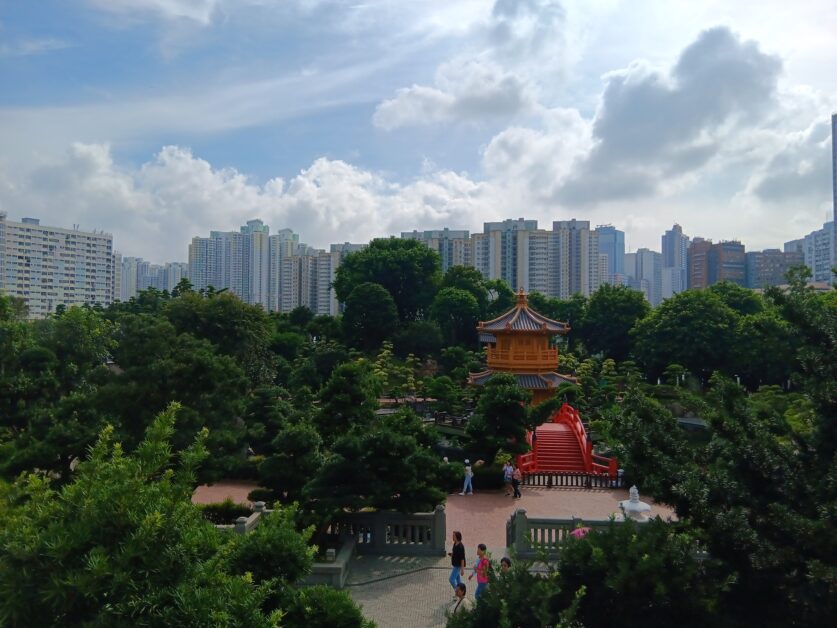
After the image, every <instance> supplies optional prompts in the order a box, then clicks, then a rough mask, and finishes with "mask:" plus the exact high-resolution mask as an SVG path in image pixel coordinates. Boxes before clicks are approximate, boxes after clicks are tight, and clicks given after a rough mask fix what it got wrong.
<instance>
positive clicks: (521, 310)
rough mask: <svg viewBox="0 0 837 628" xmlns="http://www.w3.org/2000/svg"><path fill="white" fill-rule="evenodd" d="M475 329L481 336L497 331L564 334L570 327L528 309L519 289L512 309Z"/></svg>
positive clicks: (481, 323)
mask: <svg viewBox="0 0 837 628" xmlns="http://www.w3.org/2000/svg"><path fill="white" fill-rule="evenodd" d="M477 329H478V330H479V331H480V333H481V334H482V333H486V332H487V333H495V332H498V331H499V332H503V331H540V332H549V333H553V334H566V333H568V332H569V331H570V326H569V325H568V324H567V323H562V322H560V321H554V320H552V319H551V318H547V317H546V316H544V315H543V314H539V313H538V312H536V311H535V310H533V309H532V308H530V307H529V301H528V300H527V298H526V293H525V292H523V290H522V289H521V290H520V291H519V292H518V293H517V303H516V304H515V306H514V307H513V308H512V309H510V310H509V311H508V312H506V313H505V314H503V315H501V316H498V317H497V318H495V319H493V320H490V321H485V322H480V324H479V325H478V327H477Z"/></svg>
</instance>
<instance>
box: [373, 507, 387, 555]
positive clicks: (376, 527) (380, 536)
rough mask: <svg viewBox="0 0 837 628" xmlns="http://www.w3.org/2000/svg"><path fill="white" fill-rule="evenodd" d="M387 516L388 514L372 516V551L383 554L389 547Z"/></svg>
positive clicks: (374, 514)
mask: <svg viewBox="0 0 837 628" xmlns="http://www.w3.org/2000/svg"><path fill="white" fill-rule="evenodd" d="M387 516H388V513H385V512H376V513H373V514H372V551H373V552H378V553H380V552H383V551H384V550H385V549H386V546H387Z"/></svg>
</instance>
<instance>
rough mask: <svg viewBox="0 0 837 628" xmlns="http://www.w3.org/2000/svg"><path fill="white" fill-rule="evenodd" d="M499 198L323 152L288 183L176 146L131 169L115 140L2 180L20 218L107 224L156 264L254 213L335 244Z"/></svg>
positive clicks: (429, 221) (479, 214)
mask: <svg viewBox="0 0 837 628" xmlns="http://www.w3.org/2000/svg"><path fill="white" fill-rule="evenodd" d="M499 197H500V195H499V194H498V193H497V191H496V190H495V189H494V186H493V185H492V184H490V183H484V182H476V181H473V180H471V179H470V178H469V177H467V176H466V175H463V174H458V173H454V172H450V171H445V170H441V171H439V170H437V171H434V172H431V173H427V174H426V175H424V176H422V177H420V178H417V179H415V180H413V181H411V182H408V183H405V184H399V183H394V182H392V181H389V180H387V179H386V178H385V177H384V176H382V175H380V174H378V173H374V172H370V171H367V170H363V169H361V168H357V167H355V166H353V165H351V164H348V163H346V162H344V161H339V160H330V159H325V158H319V159H317V160H315V161H314V162H313V163H312V164H311V165H310V167H308V168H306V169H304V170H302V171H300V172H299V173H298V174H297V175H296V176H294V177H292V178H290V179H288V180H287V181H285V180H283V179H281V178H274V179H271V180H269V181H267V182H266V183H264V184H258V183H255V182H253V181H252V180H251V179H250V178H249V177H247V176H246V175H245V174H243V173H241V172H239V171H237V170H235V169H231V168H221V169H219V168H214V167H213V166H212V165H211V164H210V163H209V162H207V161H206V160H203V159H200V158H198V157H196V156H194V155H193V154H192V152H191V151H190V150H189V149H187V148H183V147H178V146H166V147H164V148H163V149H162V150H160V152H159V153H157V154H156V155H155V156H154V158H153V159H152V160H150V161H148V162H147V163H145V164H143V165H142V166H140V167H139V168H135V169H129V168H124V167H120V166H119V165H118V164H117V163H115V162H114V160H113V157H112V155H111V150H110V147H109V146H107V145H103V144H78V143H77V144H74V145H73V146H72V147H71V148H70V149H69V151H68V152H67V154H66V155H65V157H64V158H63V159H62V160H60V161H58V162H55V163H52V164H49V165H45V166H42V167H40V168H37V169H36V170H35V171H33V172H32V173H30V174H29V175H28V176H27V177H26V180H25V181H23V182H20V183H19V184H16V183H13V182H8V183H7V184H6V185H0V208H3V209H5V210H7V211H8V212H10V214H14V215H16V214H17V212H16V211H15V208H17V207H25V208H26V209H25V213H26V215H37V216H39V217H40V218H41V219H42V220H43V221H44V223H51V224H59V225H62V224H66V223H67V222H68V221H71V222H73V223H79V224H81V225H82V228H96V229H104V230H106V231H110V232H112V233H114V235H115V237H116V246H117V248H119V249H120V250H121V251H122V252H123V253H126V254H130V255H140V256H144V257H146V258H149V259H152V260H155V261H166V260H170V261H171V260H173V259H185V257H186V251H187V244H188V241H189V239H190V238H191V237H192V236H196V235H206V234H207V233H208V232H209V230H210V229H221V230H224V229H237V228H238V226H239V225H241V224H244V222H245V221H246V220H248V219H251V218H254V217H258V218H261V219H263V220H264V221H265V222H266V223H267V224H269V225H270V226H271V227H272V228H274V229H279V228H284V227H290V228H292V229H294V230H296V231H297V232H299V233H300V234H301V237H302V239H303V240H305V241H307V242H308V243H310V244H312V245H315V246H327V245H328V244H329V243H331V242H343V241H346V240H354V241H361V242H363V241H367V240H368V239H369V238H370V237H372V236H374V235H380V236H384V235H389V234H391V233H397V232H398V231H401V230H408V229H414V228H416V227H417V226H420V227H422V228H432V227H436V226H444V225H449V224H451V223H452V222H453V223H456V224H460V225H469V224H472V223H474V222H477V221H478V220H481V219H482V218H483V216H484V215H486V212H489V213H490V212H492V211H494V212H497V213H499V212H500V211H501V209H500V202H499ZM69 217H72V218H69Z"/></svg>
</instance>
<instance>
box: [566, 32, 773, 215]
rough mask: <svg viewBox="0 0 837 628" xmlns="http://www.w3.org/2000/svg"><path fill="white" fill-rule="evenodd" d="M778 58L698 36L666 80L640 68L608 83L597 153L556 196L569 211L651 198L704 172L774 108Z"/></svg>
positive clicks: (721, 35) (721, 36)
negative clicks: (674, 181)
mask: <svg viewBox="0 0 837 628" xmlns="http://www.w3.org/2000/svg"><path fill="white" fill-rule="evenodd" d="M781 69H782V63H781V61H780V59H779V58H777V57H775V56H772V55H769V54H766V53H764V52H762V51H761V50H760V49H759V46H758V44H756V43H755V42H752V41H742V40H741V39H740V38H739V37H738V36H737V35H735V34H734V33H732V32H731V31H730V30H729V29H727V28H724V27H718V28H713V29H710V30H707V31H704V32H703V33H701V34H700V36H699V37H698V38H697V40H696V41H695V42H694V43H692V44H691V45H689V46H688V47H687V48H686V49H685V50H684V51H683V52H682V53H681V55H680V58H679V59H678V61H677V63H676V64H675V66H674V67H673V68H672V70H671V71H670V72H669V73H667V74H666V73H662V72H660V71H657V70H654V69H652V68H650V67H649V66H648V65H647V64H645V63H643V62H635V63H633V64H631V65H630V66H629V67H628V68H627V69H625V70H620V71H617V72H611V73H609V74H608V75H606V77H605V81H606V84H605V88H604V91H603V93H602V96H601V100H600V103H599V107H598V110H597V112H596V115H595V118H594V120H593V123H592V133H593V139H594V146H593V148H592V150H591V152H590V154H589V155H588V156H587V158H586V159H585V160H584V161H583V162H582V163H580V164H579V167H578V169H577V171H576V172H575V173H574V174H573V176H572V177H570V178H569V179H568V180H567V181H565V182H564V183H563V184H562V185H561V186H560V188H559V189H558V190H557V196H558V198H560V199H562V200H565V201H567V202H572V203H591V202H597V201H601V200H609V199H618V198H631V197H637V196H642V195H647V194H650V193H652V192H654V191H656V190H657V189H659V187H660V185H661V184H662V183H663V182H664V181H665V180H667V179H671V178H676V177H680V176H683V175H686V174H688V173H690V172H692V171H694V170H697V169H699V168H700V167H702V166H703V165H704V164H706V163H707V162H708V161H709V160H710V159H712V158H713V157H714V156H715V155H716V154H718V153H719V151H720V150H721V148H722V145H723V143H724V141H725V140H726V139H727V138H729V137H730V136H731V135H734V133H735V132H736V131H739V130H741V129H742V128H748V127H752V126H754V125H756V124H758V123H759V122H760V121H761V119H762V118H763V115H764V114H765V112H767V111H769V110H770V109H771V107H775V105H776V94H777V81H778V78H779V74H780V72H781Z"/></svg>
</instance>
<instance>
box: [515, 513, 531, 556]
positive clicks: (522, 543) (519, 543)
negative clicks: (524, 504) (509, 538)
mask: <svg viewBox="0 0 837 628" xmlns="http://www.w3.org/2000/svg"><path fill="white" fill-rule="evenodd" d="M513 516H514V526H513V527H514V549H515V551H516V552H517V553H518V554H527V553H528V552H529V551H530V550H531V547H530V545H529V519H528V517H527V516H526V509H525V508H518V509H517V510H515V511H514V515H513Z"/></svg>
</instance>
